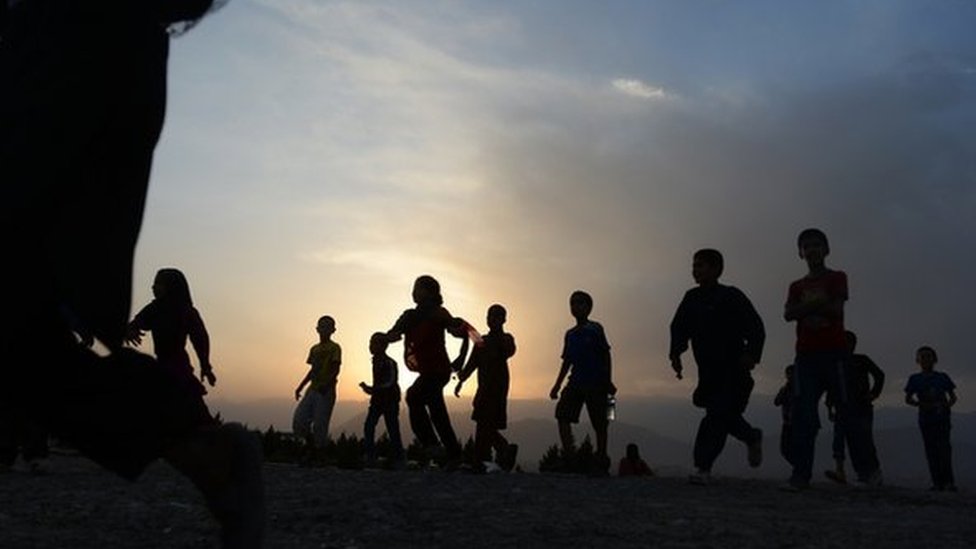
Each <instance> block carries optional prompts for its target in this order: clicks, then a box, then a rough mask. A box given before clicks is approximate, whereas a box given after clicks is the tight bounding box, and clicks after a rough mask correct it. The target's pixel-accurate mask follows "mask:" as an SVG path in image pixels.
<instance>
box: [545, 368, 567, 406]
mask: <svg viewBox="0 0 976 549" xmlns="http://www.w3.org/2000/svg"><path fill="white" fill-rule="evenodd" d="M569 365H570V364H569V361H568V360H566V359H563V364H562V366H560V367H559V375H558V376H557V377H556V384H555V385H553V386H552V390H550V391H549V398H551V399H552V400H556V399H558V398H559V389H561V388H562V386H563V380H564V379H566V374H567V373H569Z"/></svg>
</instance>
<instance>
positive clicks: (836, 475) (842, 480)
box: [824, 469, 847, 484]
mask: <svg viewBox="0 0 976 549" xmlns="http://www.w3.org/2000/svg"><path fill="white" fill-rule="evenodd" d="M824 476H825V477H827V478H829V479H830V480H832V481H834V482H836V483H837V484H847V474H846V473H844V470H843V469H838V470H836V471H835V470H833V469H827V470H826V471H824Z"/></svg>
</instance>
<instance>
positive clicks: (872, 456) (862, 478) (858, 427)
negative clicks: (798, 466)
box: [824, 331, 885, 486]
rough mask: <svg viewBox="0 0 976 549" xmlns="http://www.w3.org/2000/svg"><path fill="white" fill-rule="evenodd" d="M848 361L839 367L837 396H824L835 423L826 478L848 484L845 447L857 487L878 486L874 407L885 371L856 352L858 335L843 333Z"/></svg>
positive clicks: (879, 469) (879, 479)
mask: <svg viewBox="0 0 976 549" xmlns="http://www.w3.org/2000/svg"><path fill="white" fill-rule="evenodd" d="M845 337H846V339H847V352H848V355H847V358H846V359H845V360H844V362H843V363H842V365H841V377H840V384H839V386H838V388H837V391H836V393H831V392H828V393H827V406H828V410H830V415H831V416H833V417H832V419H833V422H834V444H833V454H834V462H835V465H836V468H835V469H834V470H827V471H825V472H824V473H825V475H826V476H827V478H829V479H831V480H833V481H835V482H840V483H845V482H847V475H846V473H845V472H844V448H845V446H846V447H847V448H848V449H849V450H850V455H851V465H852V466H853V467H854V472H855V473H856V474H857V481H858V483H859V484H864V485H870V486H878V485H880V484H881V481H882V477H881V464H880V462H879V461H878V451H877V449H876V448H875V446H874V433H873V427H874V405H873V402H874V401H875V400H877V398H878V397H879V396H881V391H882V390H883V389H884V379H885V375H884V372H883V371H881V368H879V367H878V365H877V364H875V363H874V361H873V360H871V358H870V357H868V356H867V355H864V354H860V353H855V352H854V351H855V349H856V348H857V335H855V334H854V332H851V331H847V332H845Z"/></svg>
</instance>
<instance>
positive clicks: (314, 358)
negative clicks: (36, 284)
mask: <svg viewBox="0 0 976 549" xmlns="http://www.w3.org/2000/svg"><path fill="white" fill-rule="evenodd" d="M797 246H798V250H799V255H800V257H801V258H802V259H804V260H805V261H806V263H807V266H808V272H807V274H806V275H805V276H804V277H803V278H800V279H798V280H796V281H794V282H793V283H792V284H791V285H790V287H789V291H788V294H787V300H786V306H785V309H784V318H785V320H786V321H788V322H795V323H796V334H797V340H796V358H795V361H794V363H793V364H791V365H790V366H788V367H787V368H786V383H785V384H784V385H783V387H782V388H781V389H780V390H779V392H778V394H777V395H776V398H775V400H774V403H775V405H777V406H780V407H782V414H783V427H782V432H781V438H780V452H781V454H782V456H783V457H784V459H786V461H787V462H789V464H790V465H791V466H792V468H793V469H792V474H791V476H790V478H789V481H788V483H787V484H786V485H785V488H786V489H789V490H794V491H799V490H804V489H806V488H807V487H808V486H809V483H810V479H811V477H812V467H813V453H814V444H815V439H816V435H817V431H818V430H819V428H820V421H819V414H818V407H819V403H820V400H821V397H823V396H824V395H825V394H826V404H827V409H828V417H829V418H830V419H831V420H832V421H833V423H834V444H833V450H834V458H835V461H836V467H835V469H832V470H828V471H826V475H827V476H828V477H829V478H831V479H832V480H834V481H837V482H846V481H847V478H846V472H845V470H844V460H845V447H846V448H847V449H848V450H849V453H850V459H851V464H852V466H853V470H854V472H855V474H856V480H857V481H858V482H859V483H862V484H867V485H879V484H880V483H881V481H882V476H881V466H880V462H879V460H878V456H877V450H876V448H875V445H874V441H873V435H872V423H873V404H872V403H873V401H874V400H875V399H877V398H878V397H879V396H880V395H881V393H882V390H883V387H884V380H885V376H884V372H883V371H882V370H881V369H880V368H879V367H878V366H877V365H876V364H875V363H874V362H873V361H872V360H871V359H870V358H869V357H868V356H866V355H864V354H860V353H856V352H855V350H856V345H857V336H856V335H855V334H854V333H853V332H851V331H849V330H845V328H844V302H845V301H846V300H847V297H848V296H847V277H846V275H845V273H844V272H843V271H838V270H832V269H828V268H827V267H826V264H825V258H826V256H827V255H828V253H829V250H830V248H829V244H828V241H827V237H826V235H825V234H824V233H823V232H822V231H820V230H818V229H807V230H805V231H803V232H801V233H800V235H799V238H798V239H797ZM723 268H724V259H723V257H722V254H721V253H720V252H719V251H717V250H713V249H703V250H699V251H697V252H696V253H695V254H694V256H693V258H692V277H693V278H694V280H695V282H696V287H694V288H692V289H690V290H688V292H687V293H686V294H685V296H684V298H683V299H682V300H681V302H680V304H679V306H678V308H677V310H676V312H675V315H674V318H673V320H672V322H671V327H670V331H671V345H670V351H669V357H670V361H671V367H672V368H673V370H674V372H675V374H676V377H677V378H678V379H679V380H680V379H683V372H684V366H683V364H682V360H681V355H682V354H683V353H684V352H685V351H687V350H688V349H689V347H690V348H691V350H692V351H693V355H694V358H695V362H696V364H697V369H698V383H697V386H696V388H695V390H694V393H693V397H692V401H693V403H694V405H695V406H697V407H700V408H703V409H704V411H705V415H704V417H703V418H702V420H701V423H700V424H699V427H698V432H697V435H696V437H695V442H694V452H693V459H694V466H695V472H694V474H692V475H691V477H690V478H689V480H690V482H692V483H695V484H708V483H709V482H710V480H711V469H712V465H713V463H714V462H715V460H716V459H717V457H718V456H719V454H720V453H721V452H722V450H723V448H724V446H725V443H726V440H727V438H728V437H729V436H732V437H733V438H735V439H738V440H740V441H741V442H743V443H744V444H745V445H746V447H747V449H748V461H749V464H750V465H751V466H753V467H758V466H760V464H761V463H762V440H763V433H762V431H761V430H760V429H758V428H755V427H753V426H752V425H750V424H749V423H748V421H747V420H746V419H745V418H744V413H745V411H746V408H747V406H748V402H749V397H750V395H751V392H752V389H753V386H754V381H753V379H752V374H751V372H752V370H753V369H754V367H755V365H756V364H758V363H759V362H760V360H761V358H762V351H763V346H764V343H765V330H764V326H763V321H762V319H761V318H760V316H759V314H758V313H757V312H756V310H755V308H754V307H753V305H752V303H751V302H750V301H749V299H748V297H746V295H745V294H744V293H743V292H742V291H741V290H739V289H738V288H735V287H733V286H727V285H724V284H721V283H720V282H719V278H720V276H721V274H722V271H723ZM153 291H154V294H155V297H156V299H154V300H153V302H152V303H150V304H149V305H147V306H146V307H145V308H144V309H142V310H141V311H140V312H139V313H138V314H137V315H136V316H135V317H134V319H133V320H132V322H131V323H130V326H129V333H128V334H127V340H128V341H129V342H130V343H131V344H134V345H138V344H139V343H140V342H141V339H142V334H143V331H144V330H150V331H152V332H153V338H154V343H155V348H156V353H157V354H158V355H159V362H160V364H161V365H163V366H165V369H167V370H168V371H170V372H171V374H172V375H173V376H174V377H175V378H178V379H180V380H182V381H181V383H182V384H183V385H184V386H185V389H186V391H187V392H189V393H194V394H204V393H205V392H206V389H205V386H204V385H203V382H207V383H209V384H210V385H213V384H214V383H215V382H216V377H215V376H214V373H213V369H212V367H211V366H210V361H209V338H208V336H207V332H206V328H205V327H204V325H203V321H202V319H201V318H200V315H199V313H198V312H197V311H196V309H195V308H193V306H192V301H191V300H190V297H189V286H188V284H187V282H186V279H185V278H184V277H183V275H182V273H180V272H179V271H177V270H175V269H162V270H160V271H159V273H157V275H156V279H155V281H154V284H153ZM412 296H413V301H414V303H415V307H414V308H412V309H408V310H406V311H404V312H403V314H401V315H400V317H399V318H398V319H397V320H396V322H395V323H394V324H393V326H392V328H390V329H389V330H388V331H386V332H376V333H374V334H372V336H371V337H370V341H369V351H370V354H371V355H372V384H367V383H365V382H362V383H360V387H361V389H362V390H363V391H364V392H365V393H366V394H368V395H369V397H370V399H369V409H368V412H367V415H366V421H365V425H364V428H363V430H364V447H363V451H364V455H365V459H366V461H367V463H375V462H376V461H377V459H378V456H377V455H376V441H375V432H376V426H377V424H378V422H379V420H380V418H382V419H383V420H384V422H385V426H386V431H387V433H388V436H389V439H390V445H391V448H392V453H391V455H390V456H389V459H390V462H391V464H392V465H393V467H394V468H401V467H403V466H404V465H405V463H406V455H405V451H404V445H403V442H402V438H401V436H400V425H399V411H400V400H401V390H400V386H399V383H398V366H397V362H396V361H395V360H394V359H393V358H391V357H390V356H388V355H387V348H388V345H389V344H390V343H394V342H397V341H400V340H401V339H402V340H404V364H405V365H406V367H407V369H408V370H410V371H413V372H416V373H417V374H418V376H417V378H416V380H415V381H414V382H413V384H412V385H411V386H410V387H409V388H408V389H407V390H406V403H407V409H408V411H409V421H410V427H411V430H412V431H413V433H414V435H415V436H416V438H417V440H418V442H419V443H420V444H421V445H422V446H423V448H424V450H425V451H426V452H427V454H428V457H430V458H432V459H437V460H439V461H441V462H442V463H445V464H446V465H447V466H448V467H453V466H457V465H459V464H460V462H461V445H460V443H459V442H458V439H457V436H456V434H455V432H454V429H453V427H452V425H451V421H450V417H449V415H448V412H447V406H446V404H445V401H444V387H445V386H446V385H447V384H448V383H449V382H450V380H451V377H452V375H455V374H456V376H457V380H458V381H457V385H456V386H455V388H454V394H455V395H460V392H461V390H462V387H463V385H464V383H465V382H466V381H467V380H468V379H469V378H470V377H471V376H472V375H473V374H474V373H475V371H477V374H478V378H477V379H478V389H477V392H476V394H475V396H474V401H473V408H474V409H473V412H472V415H471V418H472V419H473V420H474V421H475V423H476V431H475V453H476V456H477V461H476V463H477V464H481V467H484V466H487V465H488V464H489V463H490V462H491V461H492V458H493V457H494V461H495V463H496V464H497V466H498V467H500V468H501V469H503V470H511V469H513V468H514V466H515V464H516V457H517V452H518V446H517V445H516V444H512V443H510V442H509V441H508V440H507V439H506V438H505V437H504V436H503V435H502V433H501V432H502V431H503V430H505V428H506V427H507V399H508V391H509V386H510V373H509V367H508V360H509V359H510V358H511V357H512V356H513V355H514V354H515V351H516V345H515V339H514V337H513V336H512V335H511V334H509V333H507V332H505V329H504V326H505V321H506V316H507V311H506V310H505V308H504V307H503V306H501V305H498V304H495V305H492V306H491V307H489V309H488V311H487V324H488V333H487V334H486V335H485V336H484V337H482V336H481V335H480V334H479V333H478V332H477V330H475V329H474V328H473V327H472V326H471V325H470V324H469V323H467V322H466V321H465V320H463V319H461V318H458V317H455V316H453V315H451V313H450V312H449V311H448V310H447V309H446V308H445V307H444V305H443V297H442V296H441V290H440V284H439V283H438V282H437V280H436V279H434V278H433V277H431V276H427V275H424V276H421V277H419V278H417V280H416V281H415V283H414V286H413V292H412ZM569 309H570V313H571V314H572V316H573V318H574V320H575V323H574V325H573V326H572V327H571V328H570V329H569V330H567V332H566V334H565V337H564V342H563V351H562V364H561V366H560V369H559V372H558V374H557V377H556V381H555V384H554V385H553V387H552V389H551V391H550V398H552V399H553V400H557V401H558V402H557V404H556V409H555V417H556V419H557V422H558V431H559V438H560V442H561V444H562V447H563V450H564V451H571V450H572V449H573V448H574V446H575V442H574V437H573V431H572V425H573V424H574V423H578V422H579V419H580V415H581V412H582V410H583V408H584V406H585V408H586V411H587V414H588V416H589V419H590V423H591V425H592V427H593V430H594V432H595V434H596V462H595V463H594V464H593V465H592V469H593V471H594V472H596V473H598V474H606V473H607V472H608V471H609V468H610V458H609V455H608V452H607V438H608V425H609V419H608V407H609V406H611V399H612V398H613V395H615V393H616V387H615V386H614V384H613V382H612V375H611V372H612V366H611V365H612V360H611V355H610V345H609V343H608V341H607V337H606V334H605V332H604V330H603V327H602V326H601V325H600V324H599V323H598V322H595V321H593V320H591V319H590V314H591V312H592V310H593V298H592V297H591V296H590V295H589V294H588V293H586V292H583V291H576V292H573V294H572V295H571V296H570V300H569ZM316 331H317V332H318V334H319V341H318V343H316V344H314V345H313V346H312V347H311V349H310V350H309V354H308V359H307V363H308V365H309V366H310V368H309V371H308V373H307V374H306V375H305V376H304V377H303V378H302V380H301V381H300V383H299V384H298V386H297V388H296V389H295V398H296V400H298V401H299V402H298V406H297V407H296V409H295V413H294V418H293V431H294V433H295V434H296V435H298V436H300V437H302V438H303V439H305V440H306V441H307V447H308V448H309V453H308V456H307V459H308V460H310V461H312V460H316V459H319V458H320V457H321V452H322V451H323V449H324V447H325V445H326V443H327V441H328V427H329V422H330V419H331V415H332V411H333V408H334V407H335V401H336V384H337V381H338V376H339V371H340V367H341V364H342V351H341V348H340V346H339V345H338V344H337V343H336V342H335V341H333V340H332V335H333V333H335V331H336V323H335V320H334V319H333V318H332V317H330V316H323V317H321V318H320V319H319V320H318V323H317V324H316ZM448 334H450V335H451V336H453V337H455V338H458V339H461V346H460V351H459V353H458V356H457V357H456V358H454V359H453V360H452V359H451V358H450V357H449V356H448V353H447V350H446V347H445V339H446V336H447V335H448ZM187 339H189V340H190V342H191V343H192V344H193V346H194V348H195V350H196V352H197V355H198V357H199V361H200V365H201V371H200V377H199V379H197V378H195V377H194V375H193V371H192V367H191V365H190V361H189V357H188V355H187V353H186V351H185V349H184V347H185V344H186V341H187ZM469 342H473V343H474V349H473V350H472V352H471V353H470V357H469V356H468V349H469ZM916 362H917V363H918V365H919V367H920V368H921V372H919V373H916V374H914V375H912V376H911V377H910V378H909V381H908V384H907V385H906V387H905V395H906V402H907V403H908V404H909V405H912V406H917V407H918V408H919V426H920V429H921V432H922V436H923V440H924V443H925V454H926V457H927V459H928V462H929V469H930V473H931V477H932V487H933V489H934V490H955V489H956V487H955V481H954V478H953V473H952V461H951V445H950V428H951V419H950V418H951V414H950V409H951V407H952V406H953V405H954V404H955V402H956V395H955V392H954V391H955V385H954V384H953V382H952V380H951V379H950V378H949V376H948V375H946V374H945V373H943V372H936V371H935V370H934V367H935V364H936V362H937V355H936V352H935V350H934V349H933V348H931V347H928V346H923V347H920V348H919V349H918V351H917V353H916ZM199 413H200V414H201V415H204V414H205V413H206V412H205V410H201V411H199ZM8 453H9V452H8ZM625 460H628V462H627V464H626V465H627V467H626V468H627V469H628V471H629V470H631V469H634V468H635V467H636V464H638V460H639V461H640V463H642V460H640V458H639V456H638V455H637V448H636V447H633V448H628V456H627V458H625ZM624 465H625V464H623V463H622V464H621V470H623V469H624V468H625V467H624ZM475 467H476V468H478V467H479V465H476V466H475ZM643 467H645V468H646V464H645V465H644V466H643ZM636 468H637V469H640V470H642V467H636Z"/></svg>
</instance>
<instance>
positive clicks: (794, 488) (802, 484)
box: [779, 478, 810, 493]
mask: <svg viewBox="0 0 976 549" xmlns="http://www.w3.org/2000/svg"><path fill="white" fill-rule="evenodd" d="M779 489H780V491H782V492H793V493H798V492H803V491H805V490H809V489H810V481H807V480H800V479H795V478H790V479H789V480H787V481H786V484H784V485H782V486H780V487H779Z"/></svg>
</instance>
